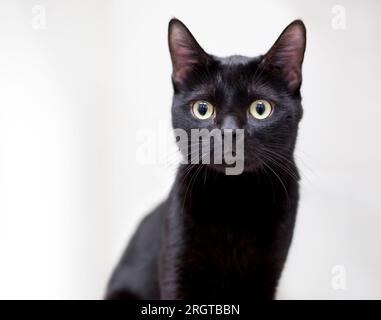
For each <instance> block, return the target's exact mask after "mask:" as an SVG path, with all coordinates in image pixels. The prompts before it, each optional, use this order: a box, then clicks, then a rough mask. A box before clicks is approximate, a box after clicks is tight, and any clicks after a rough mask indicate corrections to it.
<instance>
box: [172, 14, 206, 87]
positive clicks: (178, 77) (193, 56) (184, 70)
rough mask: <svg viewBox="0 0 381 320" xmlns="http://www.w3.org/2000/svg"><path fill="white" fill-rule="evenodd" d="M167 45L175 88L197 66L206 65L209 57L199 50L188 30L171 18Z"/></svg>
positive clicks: (199, 47) (179, 85)
mask: <svg viewBox="0 0 381 320" xmlns="http://www.w3.org/2000/svg"><path fill="white" fill-rule="evenodd" d="M168 44H169V51H170V54H171V60H172V70H173V71H172V80H173V82H174V84H175V86H176V87H181V84H182V83H183V81H184V80H185V79H186V77H187V75H188V73H189V72H190V71H192V69H194V68H195V67H197V66H200V65H204V64H207V63H208V61H209V60H210V56H209V55H208V54H207V53H206V52H205V51H204V50H203V49H202V48H201V46H200V45H199V44H198V43H197V41H196V39H195V38H194V37H193V35H192V34H191V32H190V31H189V30H188V28H187V27H186V26H185V25H184V24H183V23H182V22H181V21H180V20H178V19H176V18H173V19H171V21H170V22H169V26H168Z"/></svg>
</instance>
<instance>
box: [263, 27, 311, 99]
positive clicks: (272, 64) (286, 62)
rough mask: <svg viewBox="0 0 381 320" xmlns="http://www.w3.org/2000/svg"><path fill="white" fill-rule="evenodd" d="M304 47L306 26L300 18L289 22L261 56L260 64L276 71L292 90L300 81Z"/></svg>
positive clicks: (298, 85)
mask: <svg viewBox="0 0 381 320" xmlns="http://www.w3.org/2000/svg"><path fill="white" fill-rule="evenodd" d="M305 48H306V28H305V26H304V23H303V22H302V21H301V20H295V21H293V22H291V23H290V24H289V25H288V26H287V27H286V29H284V31H283V32H282V33H281V35H280V36H279V38H278V39H277V41H276V42H275V44H274V45H273V46H272V48H271V49H270V50H269V51H268V52H267V53H266V54H265V56H264V57H263V58H262V61H261V66H262V67H264V68H265V69H268V70H271V71H274V72H278V73H280V74H281V76H282V77H283V78H284V79H285V80H286V82H287V84H288V87H289V89H290V90H291V91H292V92H295V91H297V90H298V89H299V88H300V85H301V83H302V63H303V58H304V51H305Z"/></svg>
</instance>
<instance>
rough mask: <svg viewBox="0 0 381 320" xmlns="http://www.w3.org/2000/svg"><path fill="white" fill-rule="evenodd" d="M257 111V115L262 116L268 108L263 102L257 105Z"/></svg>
mask: <svg viewBox="0 0 381 320" xmlns="http://www.w3.org/2000/svg"><path fill="white" fill-rule="evenodd" d="M255 110H256V111H257V113H258V114H259V115H260V116H261V115H263V114H264V113H265V111H266V106H265V104H264V103H263V102H258V103H257V105H256V106H255Z"/></svg>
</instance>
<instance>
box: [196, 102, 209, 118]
mask: <svg viewBox="0 0 381 320" xmlns="http://www.w3.org/2000/svg"><path fill="white" fill-rule="evenodd" d="M197 111H198V113H199V114H200V115H202V116H205V115H206V113H207V112H208V104H207V103H206V102H200V103H199V104H198V107H197Z"/></svg>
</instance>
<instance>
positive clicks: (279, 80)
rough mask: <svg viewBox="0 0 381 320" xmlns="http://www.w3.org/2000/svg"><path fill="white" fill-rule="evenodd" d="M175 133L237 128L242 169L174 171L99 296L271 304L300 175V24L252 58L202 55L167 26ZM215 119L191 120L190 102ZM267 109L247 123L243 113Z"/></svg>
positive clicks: (177, 26)
mask: <svg viewBox="0 0 381 320" xmlns="http://www.w3.org/2000/svg"><path fill="white" fill-rule="evenodd" d="M169 46H170V52H171V58H172V63H173V75H172V80H173V85H174V98H173V105H172V121H173V127H174V128H182V129H184V130H186V131H187V132H189V131H190V130H191V129H192V128H206V129H209V130H212V129H214V128H221V129H225V128H229V129H233V130H234V129H244V130H245V158H244V163H245V167H244V172H243V173H242V174H240V175H235V176H234V175H232V176H229V175H226V174H225V173H224V171H223V170H222V169H223V168H225V165H213V164H211V165H198V164H194V165H190V164H189V165H180V166H179V169H178V172H177V176H176V179H175V182H174V184H173V187H172V189H171V192H170V195H169V197H168V199H166V200H165V201H164V202H163V203H162V204H161V205H160V206H159V207H158V208H157V209H155V210H154V211H153V212H152V213H150V214H149V215H148V216H147V217H146V218H145V219H144V220H143V222H142V223H141V225H140V226H139V228H138V230H137V232H136V234H135V235H134V237H133V238H132V240H131V242H130V244H129V246H128V248H127V250H126V252H125V253H124V255H123V257H122V259H121V261H120V262H119V264H118V266H117V268H116V270H115V272H114V274H113V276H112V278H111V280H110V283H109V286H108V289H107V293H106V298H108V299H123V298H126V299H197V298H200V299H202V298H205V299H224V298H235V299H238V298H243V299H273V298H274V296H275V293H276V287H277V283H278V280H279V277H280V275H281V272H282V269H283V266H284V263H285V260H286V257H287V252H288V249H289V246H290V243H291V239H292V234H293V228H294V223H295V217H296V210H297V204H298V197H299V193H298V180H299V175H298V171H297V168H296V165H295V162H294V157H293V152H294V146H295V142H296V137H297V130H298V123H299V121H300V119H301V117H302V106H301V96H300V86H301V80H302V79H301V65H302V62H303V55H304V49H305V28H304V25H303V23H302V22H301V21H299V20H297V21H294V22H293V23H291V24H290V25H289V26H288V27H287V28H286V29H285V31H284V32H283V33H282V34H281V36H280V37H279V38H278V40H277V41H276V42H275V44H274V46H273V47H272V48H271V49H270V50H269V52H268V53H267V54H265V55H263V56H260V57H257V58H247V57H242V56H231V57H228V58H218V57H215V56H212V55H209V54H207V53H205V52H204V50H203V49H202V48H201V47H200V46H199V45H198V43H197V42H196V40H195V39H194V38H193V36H192V35H191V33H190V32H189V30H188V29H187V28H186V27H185V26H184V25H183V24H182V23H181V22H180V21H179V20H176V19H172V20H171V22H170V25H169ZM200 99H205V100H208V101H209V102H211V103H212V104H213V105H214V106H215V110H216V115H215V117H213V118H211V119H209V120H198V119H196V118H195V117H194V116H193V115H192V112H191V108H190V104H191V103H192V101H195V100H200ZM256 99H267V100H269V101H271V102H272V103H273V106H274V110H273V113H272V115H271V116H270V117H269V118H268V119H266V120H256V119H254V118H253V117H251V116H250V115H249V114H248V107H249V106H250V104H251V103H252V102H253V101H254V100H256Z"/></svg>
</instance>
